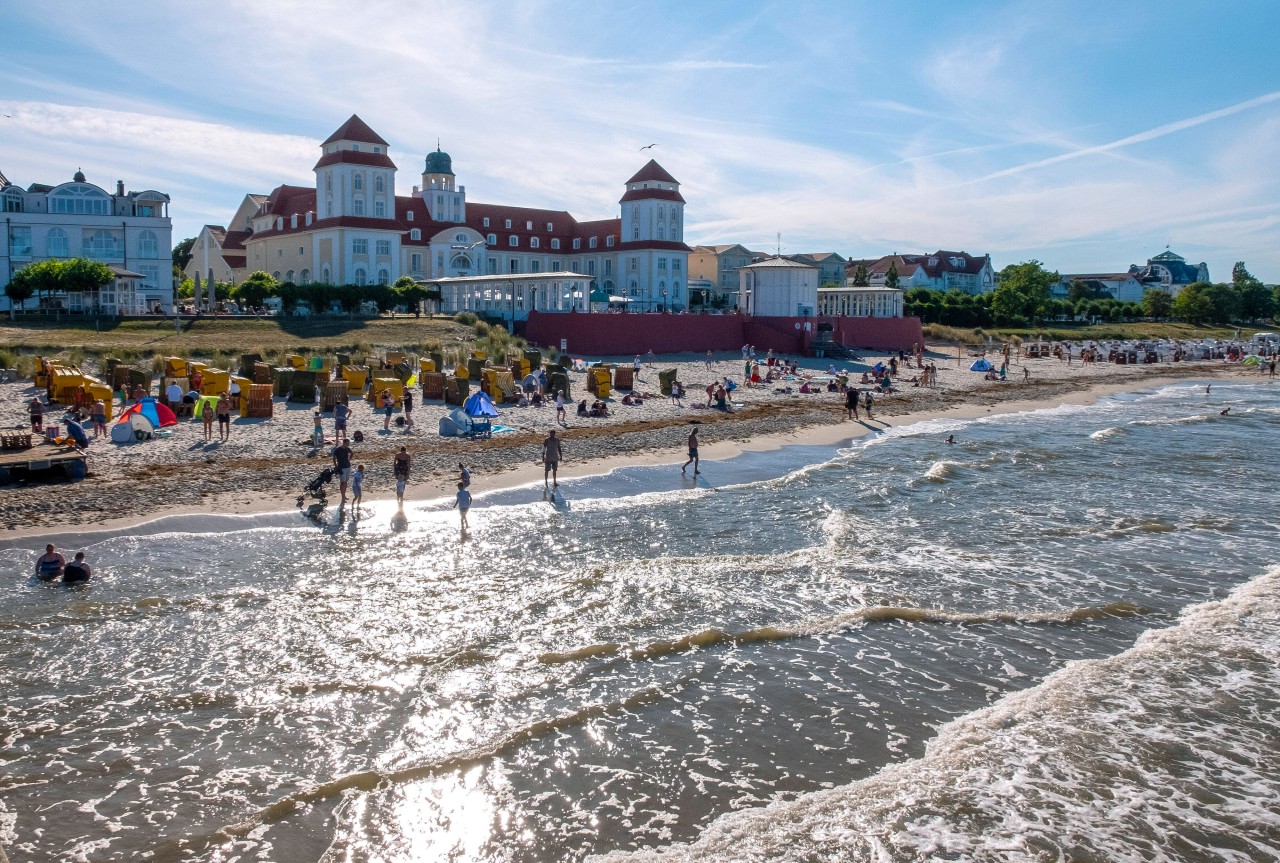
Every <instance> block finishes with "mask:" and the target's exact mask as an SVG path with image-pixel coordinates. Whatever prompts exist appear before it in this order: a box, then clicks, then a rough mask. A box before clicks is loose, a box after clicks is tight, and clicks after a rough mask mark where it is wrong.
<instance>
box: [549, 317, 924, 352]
mask: <svg viewBox="0 0 1280 863" xmlns="http://www.w3.org/2000/svg"><path fill="white" fill-rule="evenodd" d="M797 324H799V325H800V326H799V328H797V326H796V325H797ZM805 324H808V325H809V329H808V330H805V328H804V327H805ZM819 324H831V325H832V327H833V330H832V334H831V336H832V341H834V342H836V343H837V344H841V345H844V346H846V347H850V348H854V349H859V348H862V349H870V350H881V351H896V350H899V349H902V350H909V349H910V348H911V346H912V345H913V344H915V343H916V342H920V343H922V344H923V342H924V333H923V332H922V331H921V329H920V319H919V318H844V317H839V318H837V317H816V318H766V317H751V316H748V315H672V314H661V313H659V314H643V313H642V314H631V313H628V314H588V313H585V312H536V311H531V312H529V320H528V322H527V324H526V325H525V338H526V339H528V340H529V342H530V343H532V344H535V345H545V346H550V347H554V348H559V347H560V341H561V339H564V340H566V342H567V344H568V350H569V352H570V353H573V354H583V355H586V356H610V355H618V354H643V353H647V352H648V351H653V352H654V353H658V354H671V353H680V352H682V351H695V352H697V353H702V352H703V351H706V350H713V351H736V350H738V349H739V348H741V347H742V346H743V345H744V344H751V345H755V347H756V350H757V351H766V350H768V349H769V348H773V350H774V351H775V352H777V353H782V354H797V353H804V352H807V349H808V345H809V343H810V342H811V341H813V337H814V335H815V334H816V332H817V328H818V325H819Z"/></svg>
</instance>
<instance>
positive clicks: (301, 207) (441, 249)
mask: <svg viewBox="0 0 1280 863" xmlns="http://www.w3.org/2000/svg"><path fill="white" fill-rule="evenodd" d="M320 150H321V154H320V159H319V160H318V161H317V162H316V164H315V166H314V168H313V171H314V172H315V178H316V182H315V187H314V188H311V187H309V186H291V185H281V186H278V187H276V188H275V189H274V190H273V191H272V192H271V193H270V194H269V195H247V196H246V197H245V198H244V200H243V201H242V203H241V205H240V207H239V209H238V210H237V211H236V213H235V215H234V216H233V218H232V220H231V223H230V224H229V225H227V226H225V227H223V226H215V225H206V226H205V227H204V229H203V230H202V231H201V233H200V236H199V237H198V238H197V240H196V243H195V246H194V247H193V249H192V253H193V257H192V260H191V262H190V264H189V265H188V270H187V271H188V273H189V274H191V275H195V274H200V275H201V276H202V277H204V276H207V275H208V273H209V272H211V271H212V273H213V275H214V277H215V278H217V279H223V280H229V281H235V282H239V281H242V280H243V279H244V278H246V277H247V276H248V275H249V274H251V273H254V272H257V271H263V272H267V273H270V274H271V275H273V276H274V277H275V278H276V279H277V280H279V281H281V282H294V283H297V284H306V283H309V282H329V283H338V284H357V285H360V284H390V283H392V282H394V281H396V279H398V278H399V277H401V276H406V275H407V276H410V277H412V278H414V279H416V280H419V281H434V280H446V281H442V282H440V287H441V289H442V292H443V293H444V296H445V303H444V307H445V309H446V310H457V309H461V308H476V307H477V306H476V305H475V304H476V303H480V304H482V305H481V306H480V307H479V308H478V310H483V308H484V306H483V304H492V305H493V307H494V310H495V311H499V310H503V311H505V310H506V309H509V310H510V313H511V314H512V316H513V317H516V318H522V317H524V316H526V315H527V312H528V310H529V309H530V308H539V309H544V308H546V309H557V310H564V309H566V308H567V307H569V308H585V304H586V301H587V297H586V294H587V289H588V288H589V289H590V291H592V292H594V294H595V295H596V296H597V297H601V296H614V297H616V298H621V300H622V301H624V302H628V303H631V304H633V307H634V308H636V309H637V310H655V309H658V308H662V307H667V308H672V309H677V310H678V309H683V308H685V307H686V306H687V303H688V275H687V274H688V256H689V251H690V249H689V247H688V246H686V245H685V243H684V204H685V201H684V198H683V197H682V196H681V195H680V184H679V183H678V182H677V181H676V179H675V178H674V177H672V176H671V175H670V174H669V173H667V171H666V170H664V169H663V168H662V166H661V165H659V164H658V163H657V162H655V161H650V162H649V163H648V164H646V165H645V166H644V167H642V168H641V169H640V171H639V172H637V173H636V174H635V175H634V176H633V177H631V178H630V179H629V180H627V181H626V183H625V190H624V192H623V194H622V197H621V200H620V201H619V203H620V205H621V213H620V216H619V217H618V218H612V219H601V220H596V221H578V220H577V219H575V218H574V217H573V216H572V215H570V214H569V213H568V212H566V211H564V210H545V209H534V208H528V207H512V206H506V205H500V204H478V203H471V202H468V201H467V195H466V188H465V187H464V186H460V185H458V184H457V182H456V179H457V178H456V176H455V174H454V173H453V165H452V160H451V159H450V157H449V155H448V154H447V153H444V152H441V151H440V150H439V149H438V148H437V150H436V151H435V152H433V153H430V154H428V155H427V157H426V161H425V165H424V167H423V172H422V183H421V185H420V186H414V187H413V194H412V195H397V194H396V193H395V181H396V170H397V169H396V165H395V163H394V162H393V161H392V160H391V156H390V153H389V150H390V148H389V146H388V144H387V142H386V141H385V140H383V138H382V137H381V136H380V135H379V134H378V133H377V132H375V131H374V130H373V129H371V128H369V126H368V125H367V124H366V123H365V122H364V121H363V120H361V119H360V118H359V117H357V116H355V115H352V116H351V118H350V119H349V120H347V121H346V122H345V123H343V124H342V126H341V127H339V128H338V129H337V131H335V132H334V133H333V134H332V135H330V136H329V137H328V138H327V139H326V140H325V141H324V142H323V143H322V144H321V145H320ZM560 272H563V273H565V274H566V280H565V284H564V285H561V284H559V283H558V281H557V279H556V278H555V277H554V276H553V275H552V274H555V273H560ZM579 274H580V275H579ZM512 276H516V277H517V278H515V279H512V278H510V277H512ZM520 276H529V277H531V278H527V279H524V280H521V279H520V278H519V277H520ZM570 276H572V277H573V278H572V279H570V278H569V277H570ZM453 279H464V281H460V282H455V281H451V280H453ZM571 282H572V284H573V285H574V287H573V288H572V289H568V290H566V287H567V286H569V285H570V283H571ZM498 286H502V287H500V289H499V290H498V291H492V290H490V288H493V287H498ZM579 286H580V287H579ZM499 295H501V298H500V299H499V298H498V297H499ZM499 306H502V307H505V308H503V309H499V308H498V307H499Z"/></svg>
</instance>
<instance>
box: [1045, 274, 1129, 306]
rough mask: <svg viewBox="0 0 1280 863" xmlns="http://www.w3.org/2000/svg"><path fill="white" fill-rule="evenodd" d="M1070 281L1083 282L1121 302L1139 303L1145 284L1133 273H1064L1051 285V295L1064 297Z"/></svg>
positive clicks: (1069, 288) (1095, 291)
mask: <svg viewBox="0 0 1280 863" xmlns="http://www.w3.org/2000/svg"><path fill="white" fill-rule="evenodd" d="M1072 282H1083V283H1084V284H1085V285H1086V286H1087V287H1089V288H1090V289H1092V290H1093V292H1094V293H1105V294H1107V295H1109V296H1110V297H1111V298H1112V299H1113V300H1119V301H1120V302H1122V303H1140V302H1142V294H1143V292H1144V291H1145V290H1146V286H1145V285H1144V284H1143V283H1142V280H1141V279H1139V278H1138V276H1137V275H1135V274H1134V273H1064V274H1063V276H1062V279H1061V281H1059V282H1058V283H1057V284H1056V285H1054V286H1053V296H1054V297H1055V298H1059V299H1061V298H1064V297H1066V296H1067V295H1068V293H1069V292H1070V290H1071V283H1072Z"/></svg>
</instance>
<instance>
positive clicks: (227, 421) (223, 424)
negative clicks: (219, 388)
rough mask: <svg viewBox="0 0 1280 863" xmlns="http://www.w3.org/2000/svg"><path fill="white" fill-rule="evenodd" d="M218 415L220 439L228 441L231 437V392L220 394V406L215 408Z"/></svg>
mask: <svg viewBox="0 0 1280 863" xmlns="http://www.w3.org/2000/svg"><path fill="white" fill-rule="evenodd" d="M214 413H216V414H217V415H218V440H220V441H222V442H223V443H226V442H227V441H228V440H229V439H230V438H231V394H230V393H223V394H222V395H220V396H218V406H217V408H215V409H214Z"/></svg>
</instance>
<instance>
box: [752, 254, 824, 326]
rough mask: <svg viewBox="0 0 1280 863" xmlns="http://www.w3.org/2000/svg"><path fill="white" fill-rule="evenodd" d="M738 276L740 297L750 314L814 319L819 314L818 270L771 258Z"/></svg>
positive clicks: (805, 265)
mask: <svg viewBox="0 0 1280 863" xmlns="http://www.w3.org/2000/svg"><path fill="white" fill-rule="evenodd" d="M738 273H739V275H738V278H739V282H738V296H739V299H740V302H741V308H742V311H743V312H744V313H746V314H748V315H761V316H764V317H783V318H785V317H810V316H812V315H814V314H815V313H816V312H817V308H818V268H817V267H814V266H810V265H809V264H801V263H797V262H795V261H790V260H787V259H786V258H770V259H768V260H766V261H760V262H759V263H756V264H752V265H751V266H749V267H743V268H742V269H741V270H739V271H738Z"/></svg>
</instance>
